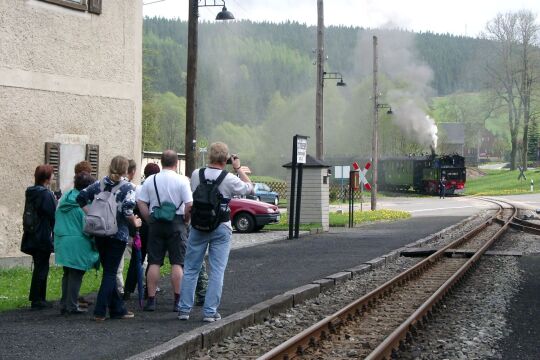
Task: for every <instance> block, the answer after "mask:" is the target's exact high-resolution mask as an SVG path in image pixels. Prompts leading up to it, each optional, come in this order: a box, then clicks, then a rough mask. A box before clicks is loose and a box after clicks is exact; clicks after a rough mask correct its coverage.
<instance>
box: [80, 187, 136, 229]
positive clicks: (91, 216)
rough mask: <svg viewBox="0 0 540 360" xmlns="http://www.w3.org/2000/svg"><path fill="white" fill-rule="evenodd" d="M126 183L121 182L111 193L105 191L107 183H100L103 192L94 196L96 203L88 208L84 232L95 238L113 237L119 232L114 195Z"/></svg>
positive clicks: (93, 202)
mask: <svg viewBox="0 0 540 360" xmlns="http://www.w3.org/2000/svg"><path fill="white" fill-rule="evenodd" d="M124 184H126V181H124V180H121V181H120V183H119V184H118V185H116V186H115V187H113V188H112V189H111V191H105V183H104V182H103V180H101V181H100V183H99V187H100V190H101V192H100V193H99V194H97V195H96V196H94V201H92V204H90V205H89V206H88V213H87V214H86V220H85V224H84V232H85V233H87V234H88V235H94V236H111V235H114V234H116V233H117V232H118V224H117V222H116V207H117V206H116V196H115V195H114V193H115V192H116V191H117V190H118V189H119V188H120V187H121V186H122V185H124Z"/></svg>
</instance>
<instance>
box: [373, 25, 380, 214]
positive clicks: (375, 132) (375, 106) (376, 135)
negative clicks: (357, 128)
mask: <svg viewBox="0 0 540 360" xmlns="http://www.w3.org/2000/svg"><path fill="white" fill-rule="evenodd" d="M377 72H378V68H377V37H376V36H373V135H372V138H371V170H372V173H371V176H372V178H371V179H372V180H371V210H372V211H373V210H377V169H378V159H379V149H378V146H379V129H378V128H379V100H378V97H379V89H378V85H377Z"/></svg>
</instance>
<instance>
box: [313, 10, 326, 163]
mask: <svg viewBox="0 0 540 360" xmlns="http://www.w3.org/2000/svg"><path fill="white" fill-rule="evenodd" d="M323 78H324V7H323V0H317V88H316V96H315V144H316V145H315V146H316V158H317V159H318V160H323V159H324V123H323V81H324V80H323Z"/></svg>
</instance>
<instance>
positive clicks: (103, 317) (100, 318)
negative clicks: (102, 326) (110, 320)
mask: <svg viewBox="0 0 540 360" xmlns="http://www.w3.org/2000/svg"><path fill="white" fill-rule="evenodd" d="M105 319H106V317H105V316H94V321H95V322H104V321H105Z"/></svg>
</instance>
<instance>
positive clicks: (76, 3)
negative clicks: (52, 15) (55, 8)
mask: <svg viewBox="0 0 540 360" xmlns="http://www.w3.org/2000/svg"><path fill="white" fill-rule="evenodd" d="M41 1H45V2H48V3H52V4H56V5H61V6H65V7H68V8H71V9H76V10H82V11H86V10H88V4H87V0H41Z"/></svg>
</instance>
